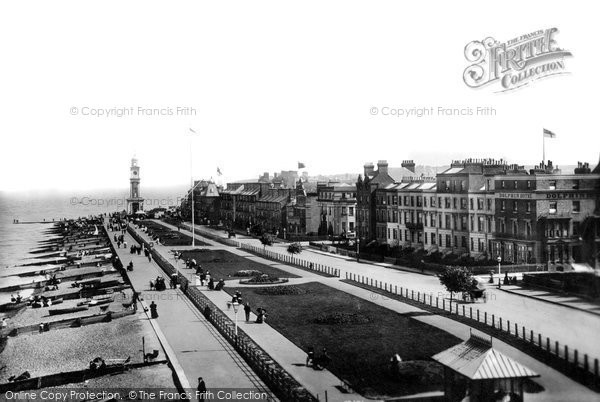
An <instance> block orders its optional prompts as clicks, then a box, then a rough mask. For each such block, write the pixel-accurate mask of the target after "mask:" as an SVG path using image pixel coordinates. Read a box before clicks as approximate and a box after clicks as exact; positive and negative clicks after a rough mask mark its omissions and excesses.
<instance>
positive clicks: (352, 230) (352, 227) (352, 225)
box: [348, 222, 354, 232]
mask: <svg viewBox="0 0 600 402" xmlns="http://www.w3.org/2000/svg"><path fill="white" fill-rule="evenodd" d="M348 225H349V227H350V231H351V232H354V222H350V223H349V224H348Z"/></svg>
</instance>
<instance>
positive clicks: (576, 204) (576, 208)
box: [573, 201, 581, 212]
mask: <svg viewBox="0 0 600 402" xmlns="http://www.w3.org/2000/svg"><path fill="white" fill-rule="evenodd" d="M573 212H581V201H573Z"/></svg>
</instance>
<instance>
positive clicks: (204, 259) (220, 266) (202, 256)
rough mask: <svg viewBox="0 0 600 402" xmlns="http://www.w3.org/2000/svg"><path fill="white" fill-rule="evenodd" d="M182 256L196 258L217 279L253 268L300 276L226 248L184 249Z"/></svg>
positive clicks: (285, 275)
mask: <svg viewBox="0 0 600 402" xmlns="http://www.w3.org/2000/svg"><path fill="white" fill-rule="evenodd" d="M181 258H182V259H183V260H186V259H188V258H189V259H195V260H196V262H197V263H198V264H200V266H201V267H202V269H204V271H205V272H206V270H208V271H210V275H211V277H212V278H214V279H215V280H218V279H221V278H222V279H226V278H234V277H235V278H239V277H240V276H239V275H236V273H238V272H239V271H243V270H252V271H258V272H260V273H261V274H267V275H269V276H274V277H278V278H298V275H294V274H290V273H287V272H285V271H282V270H280V269H277V268H273V267H272V266H269V265H266V264H262V263H260V262H256V261H253V260H251V259H248V258H246V257H241V256H239V255H237V254H233V253H231V252H229V251H225V250H207V249H204V250H191V251H183V252H182V253H181Z"/></svg>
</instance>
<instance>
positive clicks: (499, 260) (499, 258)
mask: <svg viewBox="0 0 600 402" xmlns="http://www.w3.org/2000/svg"><path fill="white" fill-rule="evenodd" d="M501 262H502V257H500V256H498V275H500V263H501Z"/></svg>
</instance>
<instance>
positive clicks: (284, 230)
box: [283, 228, 286, 240]
mask: <svg viewBox="0 0 600 402" xmlns="http://www.w3.org/2000/svg"><path fill="white" fill-rule="evenodd" d="M285 232H286V229H285V228H283V240H285Z"/></svg>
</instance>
